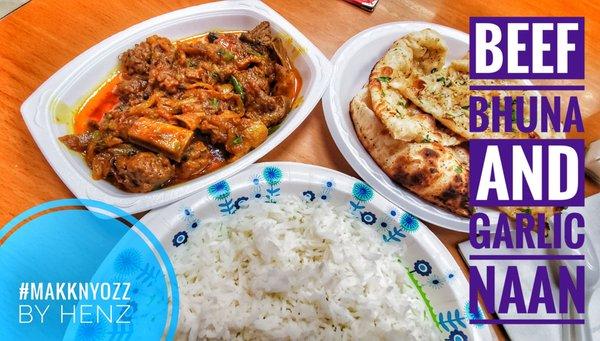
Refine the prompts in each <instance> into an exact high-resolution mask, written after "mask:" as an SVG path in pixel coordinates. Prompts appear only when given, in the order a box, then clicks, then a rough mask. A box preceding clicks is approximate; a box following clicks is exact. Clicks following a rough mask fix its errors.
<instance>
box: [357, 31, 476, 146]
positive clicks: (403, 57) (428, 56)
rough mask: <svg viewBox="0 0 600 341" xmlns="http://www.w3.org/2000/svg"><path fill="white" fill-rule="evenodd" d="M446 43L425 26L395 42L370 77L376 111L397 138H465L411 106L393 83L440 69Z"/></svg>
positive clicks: (457, 141)
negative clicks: (439, 124) (442, 126)
mask: <svg viewBox="0 0 600 341" xmlns="http://www.w3.org/2000/svg"><path fill="white" fill-rule="evenodd" d="M446 50H447V48H446V45H445V44H444V43H443V41H442V39H441V37H440V35H439V34H438V33H437V32H435V31H433V30H431V29H425V30H423V31H420V32H415V33H411V34H408V35H406V36H404V37H402V38H400V39H398V40H397V41H395V42H394V44H393V45H392V47H391V48H390V49H389V50H388V51H387V52H386V53H385V55H384V56H383V58H382V59H381V60H380V61H379V62H378V63H377V64H375V66H374V67H373V70H372V71H371V75H370V76H369V84H368V88H369V93H370V97H371V99H372V103H373V111H374V112H375V114H376V115H377V117H378V118H379V119H380V120H381V122H383V124H384V125H385V127H386V128H387V129H388V131H389V132H390V134H391V135H392V136H393V138H394V139H397V140H402V141H407V142H410V141H415V142H439V143H440V144H442V145H444V146H453V145H458V144H460V143H461V142H463V141H464V140H463V139H462V138H460V136H455V135H452V134H448V133H447V132H445V131H443V130H440V129H438V128H437V127H436V121H435V118H434V117H432V116H431V115H428V114H425V113H423V112H422V111H421V110H419V109H418V108H416V107H415V106H413V105H411V104H410V102H409V101H407V99H406V98H405V97H404V96H403V95H402V94H401V93H400V92H399V91H398V89H395V88H393V87H392V86H390V85H391V84H392V83H393V82H395V81H396V80H397V79H406V78H407V77H409V76H410V75H413V76H414V77H417V76H422V75H427V74H430V73H431V72H432V71H435V70H438V69H441V68H442V67H443V66H444V61H445V59H446Z"/></svg>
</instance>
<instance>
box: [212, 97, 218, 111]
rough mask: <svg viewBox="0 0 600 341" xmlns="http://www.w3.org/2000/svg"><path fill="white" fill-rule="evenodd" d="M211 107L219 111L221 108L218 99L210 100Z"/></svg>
mask: <svg viewBox="0 0 600 341" xmlns="http://www.w3.org/2000/svg"><path fill="white" fill-rule="evenodd" d="M210 105H211V106H212V107H213V108H214V109H217V108H218V107H219V100H218V99H216V98H211V99H210Z"/></svg>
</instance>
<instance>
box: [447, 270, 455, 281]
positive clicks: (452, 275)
mask: <svg viewBox="0 0 600 341" xmlns="http://www.w3.org/2000/svg"><path fill="white" fill-rule="evenodd" d="M455 279H456V273H455V272H454V270H450V271H448V272H446V282H448V283H450V282H452V281H454V280H455Z"/></svg>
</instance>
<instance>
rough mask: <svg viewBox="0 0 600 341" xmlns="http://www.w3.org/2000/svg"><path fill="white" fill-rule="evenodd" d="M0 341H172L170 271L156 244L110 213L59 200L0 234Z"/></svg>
mask: <svg viewBox="0 0 600 341" xmlns="http://www.w3.org/2000/svg"><path fill="white" fill-rule="evenodd" d="M0 308H1V309H2V313H0V325H1V326H2V328H0V339H2V340H14V339H65V340H73V339H77V340H79V339H88V340H109V339H111V340H112V339H132V340H138V339H142V340H146V339H161V338H167V339H173V338H174V336H175V331H176V327H177V318H178V312H179V296H178V287H177V279H176V276H175V271H174V269H173V266H172V264H171V262H170V261H169V258H168V256H167V253H166V252H165V250H164V248H163V246H162V245H161V244H160V242H159V241H158V240H157V239H156V237H155V236H154V235H153V234H152V233H151V232H150V230H148V228H147V227H146V226H144V225H143V224H142V223H141V222H140V221H139V220H137V219H136V218H134V217H133V216H131V215H129V214H128V213H126V212H124V211H122V210H121V209H118V208H116V207H113V206H111V205H108V204H105V203H101V202H98V201H93V200H83V199H82V200H79V199H66V200H57V201H52V202H48V203H45V204H42V205H39V206H36V207H34V208H32V209H29V210H27V211H25V212H23V213H22V214H20V215H19V216H17V217H15V218H14V219H13V220H11V221H10V222H9V223H8V224H7V225H5V226H4V227H3V228H2V229H1V230H0Z"/></svg>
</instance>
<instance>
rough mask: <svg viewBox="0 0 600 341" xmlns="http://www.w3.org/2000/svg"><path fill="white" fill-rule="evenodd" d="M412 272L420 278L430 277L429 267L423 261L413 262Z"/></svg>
mask: <svg viewBox="0 0 600 341" xmlns="http://www.w3.org/2000/svg"><path fill="white" fill-rule="evenodd" d="M414 268H415V269H414V270H413V271H414V272H416V273H418V274H419V275H421V276H429V275H431V265H430V264H429V263H428V262H427V261H424V260H418V261H416V262H415V267H414Z"/></svg>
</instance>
